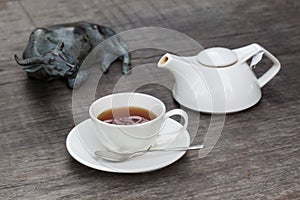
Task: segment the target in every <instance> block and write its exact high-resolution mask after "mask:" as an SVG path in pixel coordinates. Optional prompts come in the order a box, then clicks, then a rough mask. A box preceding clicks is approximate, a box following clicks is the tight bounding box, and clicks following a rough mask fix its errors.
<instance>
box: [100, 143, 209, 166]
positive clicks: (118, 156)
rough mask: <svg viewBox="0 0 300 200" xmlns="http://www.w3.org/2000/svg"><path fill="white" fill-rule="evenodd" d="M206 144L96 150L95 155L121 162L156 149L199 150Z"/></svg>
mask: <svg viewBox="0 0 300 200" xmlns="http://www.w3.org/2000/svg"><path fill="white" fill-rule="evenodd" d="M203 148H204V145H195V146H190V147H173V148H165V149H151V147H150V148H149V149H147V150H142V151H136V152H130V153H129V152H128V153H127V152H124V153H123V152H122V153H116V152H113V151H109V150H105V151H95V155H96V157H97V159H99V158H101V159H104V160H108V161H112V162H121V161H125V160H128V159H130V158H133V157H136V156H140V155H143V154H144V153H147V152H154V151H187V150H197V149H203Z"/></svg>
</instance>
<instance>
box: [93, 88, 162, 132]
mask: <svg viewBox="0 0 300 200" xmlns="http://www.w3.org/2000/svg"><path fill="white" fill-rule="evenodd" d="M118 95H130V96H133V95H140V96H146V97H147V98H151V99H154V100H156V101H157V102H159V103H160V104H161V106H162V111H161V113H160V114H159V115H157V116H156V117H155V118H154V119H151V120H150V121H148V122H144V123H141V124H131V125H122V124H121V125H119V124H110V123H107V122H104V121H101V120H99V119H98V118H97V116H95V115H99V114H100V113H98V114H95V113H94V112H93V107H94V106H95V104H97V103H98V102H99V101H103V100H104V99H106V98H113V96H118ZM126 106H127V107H130V106H129V105H125V106H124V107H126ZM132 106H134V105H132ZM138 107H139V106H138ZM117 108H119V107H117ZM144 108H145V107H144ZM109 109H113V108H107V109H106V110H109ZM145 109H147V110H150V109H148V108H145ZM150 111H151V110H150ZM102 112H103V111H102ZM165 113H166V106H165V104H164V103H163V102H162V101H161V100H160V99H158V98H156V97H154V96H151V95H149V94H144V93H138V92H121V93H114V94H110V95H107V96H104V97H101V98H99V99H97V100H96V101H94V102H93V103H92V104H91V105H90V108H89V115H90V117H91V118H92V119H93V120H96V121H97V122H99V123H100V124H104V125H106V126H112V127H137V126H145V125H147V124H150V123H153V122H155V121H157V120H159V119H160V118H161V117H162V116H163V115H164V114H165Z"/></svg>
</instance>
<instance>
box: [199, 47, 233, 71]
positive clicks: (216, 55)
mask: <svg viewBox="0 0 300 200" xmlns="http://www.w3.org/2000/svg"><path fill="white" fill-rule="evenodd" d="M237 60H238V57H237V55H236V53H234V52H233V51H232V50H230V49H227V48H223V47H213V48H209V49H205V50H203V51H201V52H200V53H199V54H198V55H197V61H198V62H200V63H201V64H202V65H205V66H208V67H228V66H230V65H232V64H234V63H235V62H237Z"/></svg>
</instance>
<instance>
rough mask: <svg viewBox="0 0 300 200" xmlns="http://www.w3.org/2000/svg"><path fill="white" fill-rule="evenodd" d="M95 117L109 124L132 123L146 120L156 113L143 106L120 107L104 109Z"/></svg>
mask: <svg viewBox="0 0 300 200" xmlns="http://www.w3.org/2000/svg"><path fill="white" fill-rule="evenodd" d="M97 118H98V119H99V120H101V121H103V122H106V123H109V124H117V125H133V124H141V123H145V122H148V121H150V120H152V119H154V118H156V115H155V114H154V113H153V112H151V111H150V110H147V109H145V108H140V107H122V108H114V109H109V110H106V111H104V112H102V113H101V114H99V115H98V116H97Z"/></svg>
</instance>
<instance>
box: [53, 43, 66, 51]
mask: <svg viewBox="0 0 300 200" xmlns="http://www.w3.org/2000/svg"><path fill="white" fill-rule="evenodd" d="M64 46H65V43H63V42H59V43H58V44H57V45H56V47H55V49H57V50H58V51H62V50H63V49H64Z"/></svg>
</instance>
